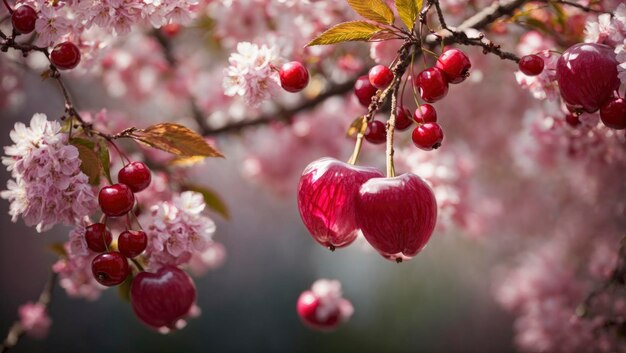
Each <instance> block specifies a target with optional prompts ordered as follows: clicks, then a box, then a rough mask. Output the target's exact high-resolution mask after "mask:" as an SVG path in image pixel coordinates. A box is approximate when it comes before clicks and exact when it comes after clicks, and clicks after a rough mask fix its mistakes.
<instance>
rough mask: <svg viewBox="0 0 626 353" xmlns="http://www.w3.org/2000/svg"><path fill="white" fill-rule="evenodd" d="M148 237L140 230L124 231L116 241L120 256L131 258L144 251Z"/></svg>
mask: <svg viewBox="0 0 626 353" xmlns="http://www.w3.org/2000/svg"><path fill="white" fill-rule="evenodd" d="M146 246H148V236H147V235H146V233H145V232H144V231H141V230H126V231H123V232H122V234H120V236H119V238H118V239H117V248H118V249H119V251H120V253H122V255H124V256H126V257H128V258H133V257H135V256H137V255H139V254H141V253H142V252H143V251H144V250H146Z"/></svg>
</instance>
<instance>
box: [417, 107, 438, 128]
mask: <svg viewBox="0 0 626 353" xmlns="http://www.w3.org/2000/svg"><path fill="white" fill-rule="evenodd" d="M413 120H415V121H416V122H418V123H420V124H423V123H434V122H437V111H436V110H435V107H433V106H432V105H430V104H422V105H420V106H419V107H417V109H415V114H413Z"/></svg>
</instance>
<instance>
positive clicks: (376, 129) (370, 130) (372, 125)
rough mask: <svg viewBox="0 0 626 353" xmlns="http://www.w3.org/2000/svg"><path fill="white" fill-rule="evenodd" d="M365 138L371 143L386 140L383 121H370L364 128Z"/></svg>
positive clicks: (379, 142) (377, 143) (385, 129)
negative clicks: (365, 128)
mask: <svg viewBox="0 0 626 353" xmlns="http://www.w3.org/2000/svg"><path fill="white" fill-rule="evenodd" d="M365 139H366V140H367V141H369V142H371V143H373V144H376V145H379V144H381V143H385V141H386V140H387V128H386V127H385V123H383V122H382V121H378V120H373V121H370V122H369V124H367V130H365Z"/></svg>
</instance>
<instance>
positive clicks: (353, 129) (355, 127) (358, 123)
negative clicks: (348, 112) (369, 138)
mask: <svg viewBox="0 0 626 353" xmlns="http://www.w3.org/2000/svg"><path fill="white" fill-rule="evenodd" d="M365 130H367V119H365V116H361V117H358V118H356V119H354V121H353V122H352V124H350V127H349V128H348V132H347V133H346V135H348V137H356V135H358V134H364V133H365Z"/></svg>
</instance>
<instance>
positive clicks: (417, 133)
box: [412, 123, 443, 151]
mask: <svg viewBox="0 0 626 353" xmlns="http://www.w3.org/2000/svg"><path fill="white" fill-rule="evenodd" d="M412 138H413V143H414V144H415V146H417V147H418V148H419V149H422V150H424V151H430V150H434V149H437V148H439V147H441V142H442V141H443V130H442V129H441V126H439V124H437V123H424V124H422V125H420V126H418V127H416V128H415V130H413V136H412Z"/></svg>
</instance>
